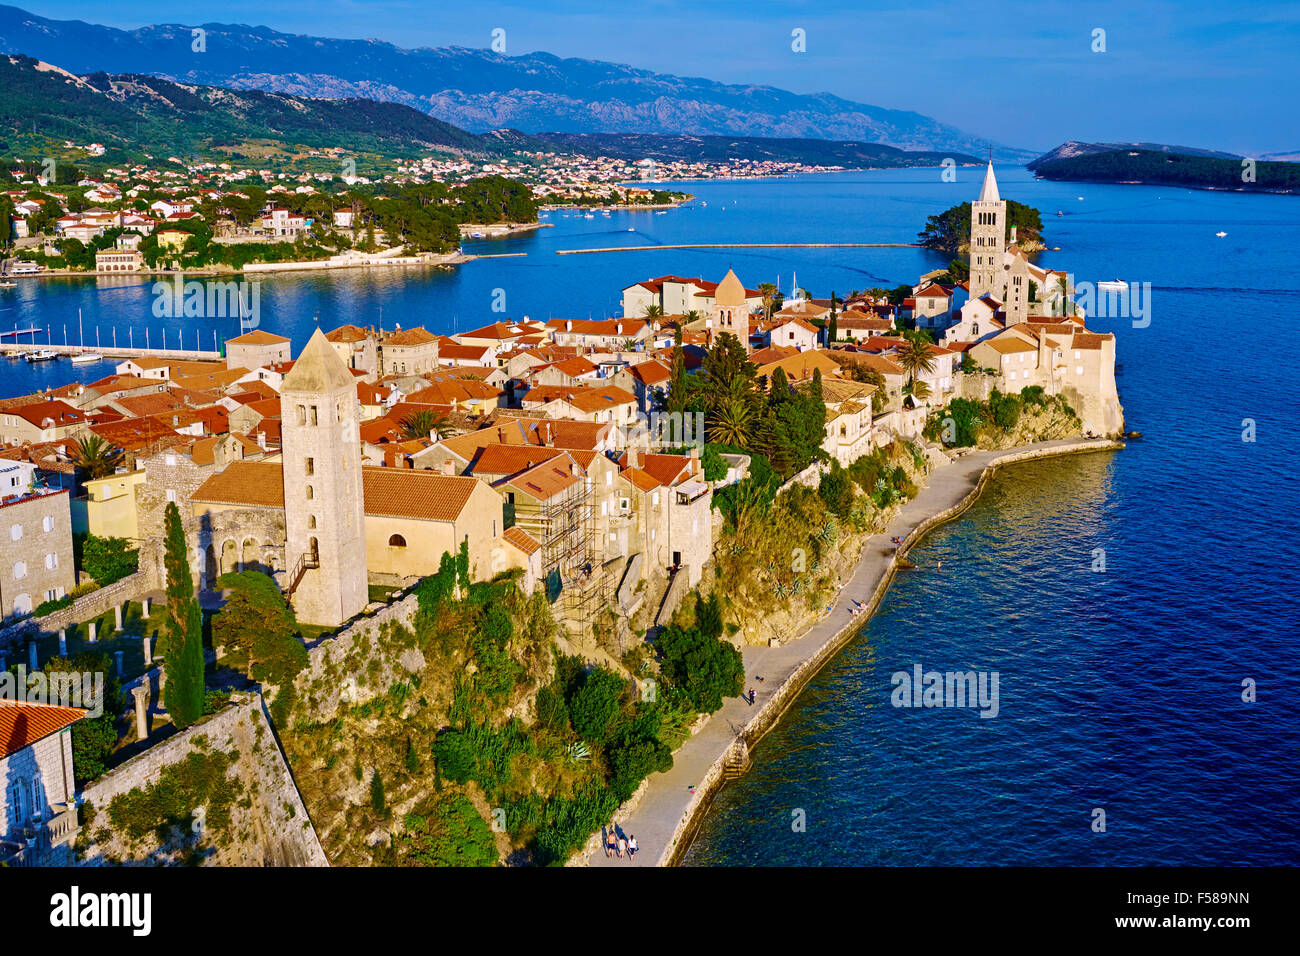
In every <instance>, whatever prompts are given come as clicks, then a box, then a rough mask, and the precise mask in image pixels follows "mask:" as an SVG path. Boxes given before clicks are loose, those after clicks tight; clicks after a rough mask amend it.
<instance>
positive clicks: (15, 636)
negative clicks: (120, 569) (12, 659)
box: [0, 571, 154, 655]
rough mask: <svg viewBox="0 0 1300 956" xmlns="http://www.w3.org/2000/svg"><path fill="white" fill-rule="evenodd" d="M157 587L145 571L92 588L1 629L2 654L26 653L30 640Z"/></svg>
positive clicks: (0, 650) (102, 611)
mask: <svg viewBox="0 0 1300 956" xmlns="http://www.w3.org/2000/svg"><path fill="white" fill-rule="evenodd" d="M151 590H154V582H152V581H150V580H149V575H148V574H146V573H145V572H144V571H137V572H136V573H135V574H128V575H127V576H126V577H124V578H122V579H121V580H118V581H114V582H113V583H112V584H110V585H109V586H108V587H106V588H100V589H99V590H97V591H91V592H90V593H89V594H86V595H83V596H82V597H79V598H77V600H75V601H73V602H72V603H71V604H70V605H68V606H67V607H65V608H62V609H61V610H58V611H55V612H54V613H53V614H47V615H45V616H44V617H34V618H28V619H27V620H25V621H19V622H18V623H17V624H13V625H10V626H9V627H7V628H5V629H4V630H3V631H0V653H3V654H10V655H12V654H14V653H17V652H22V653H24V654H25V653H26V651H27V641H29V640H31V639H32V638H34V637H37V636H38V635H40V634H52V633H54V632H56V631H58V630H59V629H60V628H65V627H71V626H72V625H73V624H78V623H80V622H81V621H89V620H93V619H94V618H97V617H99V615H101V614H104V613H106V612H108V611H111V610H112V609H113V607H114V605H118V604H125V603H126V602H127V601H129V600H131V599H132V598H134V597H138V596H140V595H142V594H147V593H148V592H149V591H151Z"/></svg>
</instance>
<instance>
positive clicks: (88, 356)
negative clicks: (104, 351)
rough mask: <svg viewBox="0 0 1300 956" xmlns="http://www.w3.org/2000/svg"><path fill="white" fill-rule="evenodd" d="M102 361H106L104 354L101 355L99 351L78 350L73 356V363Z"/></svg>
mask: <svg viewBox="0 0 1300 956" xmlns="http://www.w3.org/2000/svg"><path fill="white" fill-rule="evenodd" d="M102 361H104V356H102V355H100V354H99V353H98V352H78V353H77V354H76V355H74V356H72V364H73V365H85V364H86V363H87V362H102Z"/></svg>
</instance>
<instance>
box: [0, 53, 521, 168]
mask: <svg viewBox="0 0 1300 956" xmlns="http://www.w3.org/2000/svg"><path fill="white" fill-rule="evenodd" d="M0 140H3V141H4V147H3V148H0V153H4V154H9V155H20V156H26V157H27V158H30V157H31V156H32V155H33V149H35V150H36V152H35V153H34V155H38V156H39V155H42V154H41V153H40V152H39V144H38V143H37V142H36V141H37V140H48V141H51V142H58V141H63V140H71V141H72V142H75V143H78V144H83V145H84V144H87V143H91V142H98V143H101V144H103V145H104V146H105V147H106V148H107V149H108V150H110V151H112V153H114V154H119V153H120V154H121V155H122V156H124V157H138V156H139V155H142V154H145V153H149V154H152V155H155V156H161V157H164V158H165V157H168V156H180V157H194V156H198V157H203V158H220V157H223V156H225V157H232V156H233V157H238V156H241V155H245V156H246V155H250V154H252V153H258V154H259V156H260V157H262V158H264V156H265V155H266V153H267V151H268V150H270V151H279V152H293V151H294V150H302V149H315V150H328V149H333V148H342V149H344V150H346V151H347V152H349V153H352V154H356V153H362V152H368V153H374V154H377V155H381V156H416V155H422V154H428V153H430V152H432V151H436V150H449V151H457V152H482V153H498V152H501V151H502V147H501V146H500V145H499V144H498V143H497V142H496V141H494V140H488V139H485V138H484V137H480V136H478V135H476V134H474V133H468V132H466V131H465V130H462V129H457V128H456V127H455V126H452V125H450V124H449V123H444V122H442V121H441V120H437V119H434V118H433V117H432V116H428V115H427V114H425V113H421V112H420V111H419V110H415V109H411V108H410V107H408V106H401V105H399V104H397V103H377V102H374V101H373V100H360V99H344V100H315V99H304V98H302V97H296V96H286V95H284V94H281V93H264V92H262V91H260V90H240V91H235V90H228V89H221V88H218V87H211V86H200V85H196V84H183V83H175V82H172V81H171V80H165V79H160V78H158V77H154V76H142V75H139V74H116V75H110V74H108V73H91V74H87V75H85V76H76V75H74V74H72V73H69V72H67V71H65V70H63V69H61V68H59V67H57V66H52V65H50V64H48V63H42V62H40V61H38V60H34V59H32V58H30V57H25V56H3V55H0ZM107 158H108V159H110V160H111V159H112V158H113V157H112V156H108V157H107Z"/></svg>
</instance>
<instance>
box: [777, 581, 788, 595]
mask: <svg viewBox="0 0 1300 956" xmlns="http://www.w3.org/2000/svg"><path fill="white" fill-rule="evenodd" d="M773 590H774V591H775V592H776V596H777V597H779V598H785V597H786V596H787V595H788V594H789V593H790V589H789V588H788V587H786V585H785V582H784V581H777V582H776V587H775V588H774V589H773Z"/></svg>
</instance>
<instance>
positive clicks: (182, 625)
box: [163, 502, 204, 730]
mask: <svg viewBox="0 0 1300 956" xmlns="http://www.w3.org/2000/svg"><path fill="white" fill-rule="evenodd" d="M164 521H165V528H166V532H165V533H166V536H167V541H166V553H165V557H164V564H165V565H166V568H167V631H166V633H167V650H166V655H167V656H166V660H165V662H164V664H163V666H164V667H165V669H166V673H167V687H166V690H165V693H164V701H163V702H164V704H165V706H166V707H167V712H168V713H169V714H171V718H172V723H174V724H175V725H176V726H177V727H178V728H180V729H181V730H184V729H185V728H186V727H188V726H189V725H190V724H192V723H194V722H195V721H196V720H198V719H199V718H200V717H202V716H203V665H204V661H203V618H202V615H201V614H200V613H199V601H198V598H197V597H195V594H194V578H193V577H191V576H190V562H189V557H188V555H187V553H186V546H185V529H184V528H183V527H182V526H181V513H180V511H179V510H178V509H177V507H176V504H175V502H172V503H170V504H168V505H167V511H166V515H165V519H164Z"/></svg>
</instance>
